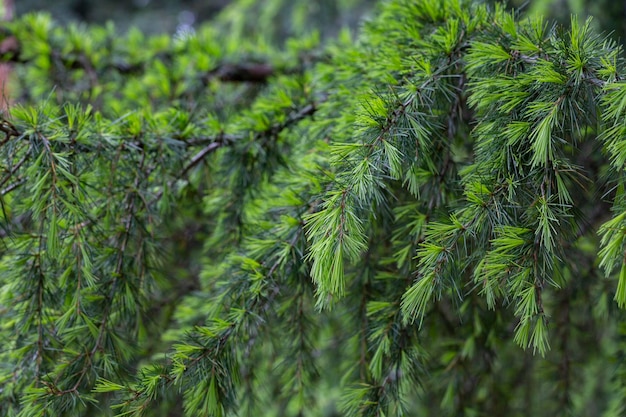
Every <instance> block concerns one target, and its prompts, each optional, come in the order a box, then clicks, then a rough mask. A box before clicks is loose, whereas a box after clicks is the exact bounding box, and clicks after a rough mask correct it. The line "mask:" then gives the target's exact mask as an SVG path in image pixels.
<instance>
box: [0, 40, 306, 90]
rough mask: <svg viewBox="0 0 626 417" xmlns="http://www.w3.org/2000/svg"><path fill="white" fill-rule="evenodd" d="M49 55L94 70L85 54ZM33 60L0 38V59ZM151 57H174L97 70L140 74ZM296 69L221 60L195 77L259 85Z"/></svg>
mask: <svg viewBox="0 0 626 417" xmlns="http://www.w3.org/2000/svg"><path fill="white" fill-rule="evenodd" d="M50 56H51V58H52V59H54V60H55V61H57V62H59V63H60V64H61V65H62V66H63V67H65V68H66V69H68V70H77V69H81V70H85V71H87V72H90V73H91V72H94V70H95V69H96V66H95V65H94V64H93V62H91V60H90V59H89V58H88V57H87V56H86V55H85V54H81V55H80V56H72V55H71V54H70V55H68V54H66V53H62V52H61V51H56V50H53V51H52V52H51V53H50ZM33 59H35V58H24V57H23V56H22V48H21V46H20V44H19V41H18V40H17V39H16V38H15V37H13V36H10V37H8V38H6V39H4V41H2V42H1V43H0V62H12V63H17V64H28V63H29V62H31V61H32V60H33ZM155 59H157V60H161V61H174V60H175V59H176V55H175V54H172V53H161V54H157V55H156V56H153V57H151V59H150V60H148V61H146V62H139V63H134V64H129V63H126V62H117V63H107V64H106V65H104V66H102V67H99V68H97V69H98V70H100V71H109V70H112V71H116V72H118V73H120V74H123V75H140V74H142V73H144V72H145V71H146V68H147V67H148V65H149V63H150V62H151V61H153V60H155ZM297 72H300V71H299V70H298V68H284V69H278V68H276V67H275V66H273V65H271V64H269V63H265V62H240V63H231V62H224V63H218V64H217V65H216V66H215V67H214V68H213V69H211V70H209V71H207V72H205V73H202V74H200V75H199V79H200V80H201V81H202V83H203V84H204V85H207V84H208V83H209V82H210V81H211V80H219V81H222V82H248V83H258V84H263V83H265V82H267V80H268V79H269V78H270V77H272V76H274V75H277V74H283V73H284V74H291V73H297Z"/></svg>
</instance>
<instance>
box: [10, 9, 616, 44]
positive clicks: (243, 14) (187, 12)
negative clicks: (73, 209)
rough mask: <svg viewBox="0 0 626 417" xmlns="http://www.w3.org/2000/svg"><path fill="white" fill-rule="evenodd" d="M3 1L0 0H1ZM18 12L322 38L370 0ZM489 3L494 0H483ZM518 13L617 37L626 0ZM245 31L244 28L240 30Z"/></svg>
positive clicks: (154, 29)
mask: <svg viewBox="0 0 626 417" xmlns="http://www.w3.org/2000/svg"><path fill="white" fill-rule="evenodd" d="M5 1H6V0H5ZM13 1H14V2H15V11H16V13H17V14H18V15H20V14H23V13H27V12H30V11H47V12H49V13H51V14H52V15H53V16H54V17H55V19H57V20H58V21H60V22H63V23H65V22H68V21H72V20H79V21H85V22H91V23H104V22H106V21H108V20H111V21H114V22H115V24H116V26H117V27H118V28H119V29H121V30H126V29H128V27H130V26H137V27H139V28H140V29H141V30H143V31H144V32H147V33H176V32H177V31H185V30H189V29H190V28H193V27H195V26H197V25H198V24H200V23H201V22H204V21H207V20H211V19H217V20H220V21H222V22H227V23H229V24H232V23H233V22H235V21H236V22H237V25H235V26H236V27H237V28H238V30H240V31H243V32H244V33H239V34H238V35H244V36H245V35H250V36H255V35H258V34H267V33H271V34H272V35H271V37H273V38H274V39H275V40H276V39H278V40H280V39H284V37H285V36H289V35H293V36H297V35H299V34H301V33H303V32H306V31H308V30H310V29H318V30H319V31H320V32H321V33H322V35H323V37H326V38H328V37H330V36H334V35H335V34H336V33H337V31H338V30H339V28H341V27H352V28H355V27H357V26H358V22H359V21H360V20H361V18H362V17H363V16H364V15H367V14H368V13H372V11H373V5H374V4H375V3H376V0H99V1H94V0H55V1H54V2H51V1H49V0H13ZM485 1H488V2H491V3H494V0H485ZM505 4H506V5H507V7H509V8H510V9H513V10H518V11H520V12H521V13H539V14H543V15H544V16H547V17H549V18H551V19H555V20H557V21H559V22H561V23H564V24H568V22H569V20H570V16H571V15H572V14H575V15H578V16H579V17H581V18H583V19H584V18H586V17H587V16H590V15H592V16H594V25H595V26H596V28H597V29H600V30H602V31H603V32H605V33H608V32H610V33H611V36H613V37H614V38H615V39H616V40H618V41H622V40H623V39H624V37H625V34H626V1H616V0H508V1H505ZM246 32H247V33H246Z"/></svg>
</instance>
